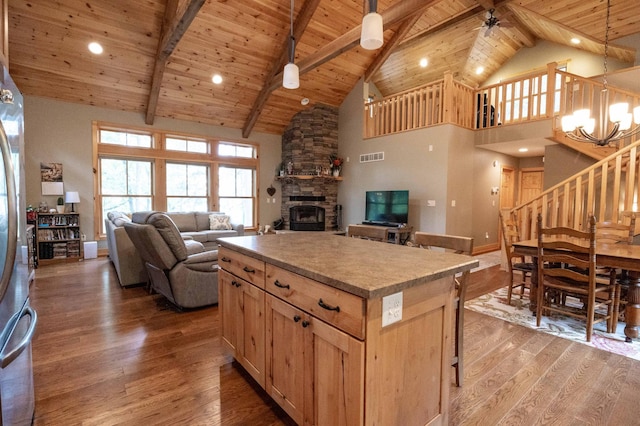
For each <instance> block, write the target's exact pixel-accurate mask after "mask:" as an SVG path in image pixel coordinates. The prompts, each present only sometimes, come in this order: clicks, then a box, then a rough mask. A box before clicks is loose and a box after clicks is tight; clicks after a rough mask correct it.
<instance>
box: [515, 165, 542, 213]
mask: <svg viewBox="0 0 640 426" xmlns="http://www.w3.org/2000/svg"><path fill="white" fill-rule="evenodd" d="M543 184H544V169H543V168H531V169H522V170H521V171H520V191H519V193H520V197H519V198H520V200H519V203H520V204H524V203H526V202H528V201H529V200H531V199H533V198H535V197H537V196H538V195H540V194H541V193H542V190H543Z"/></svg>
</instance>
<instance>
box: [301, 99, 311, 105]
mask: <svg viewBox="0 0 640 426" xmlns="http://www.w3.org/2000/svg"><path fill="white" fill-rule="evenodd" d="M300 103H301V104H302V105H309V98H302V99H300Z"/></svg>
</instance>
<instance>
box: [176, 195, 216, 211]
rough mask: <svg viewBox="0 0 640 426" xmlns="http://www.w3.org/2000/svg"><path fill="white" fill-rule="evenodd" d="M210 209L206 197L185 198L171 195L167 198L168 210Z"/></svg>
mask: <svg viewBox="0 0 640 426" xmlns="http://www.w3.org/2000/svg"><path fill="white" fill-rule="evenodd" d="M207 210H209V208H208V206H207V199H206V198H183V197H169V198H167V211H169V212H185V211H198V212H206V211H207Z"/></svg>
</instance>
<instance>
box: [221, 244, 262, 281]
mask: <svg viewBox="0 0 640 426" xmlns="http://www.w3.org/2000/svg"><path fill="white" fill-rule="evenodd" d="M218 264H219V266H220V267H221V268H222V269H224V270H226V271H227V272H231V273H232V274H234V275H235V276H237V277H240V278H242V279H244V280H246V281H249V282H250V283H251V284H253V285H255V286H257V287H260V288H262V289H264V262H263V261H261V260H257V259H254V258H253V257H250V256H246V255H244V254H242V253H238V252H236V251H233V250H229V249H227V248H225V247H220V249H219V250H218Z"/></svg>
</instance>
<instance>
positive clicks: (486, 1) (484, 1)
mask: <svg viewBox="0 0 640 426" xmlns="http://www.w3.org/2000/svg"><path fill="white" fill-rule="evenodd" d="M476 3H478V4H479V5H480V6H482V7H483V8H484V10H489V9H495V8H496V5H495V4H494V3H493V0H476Z"/></svg>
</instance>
